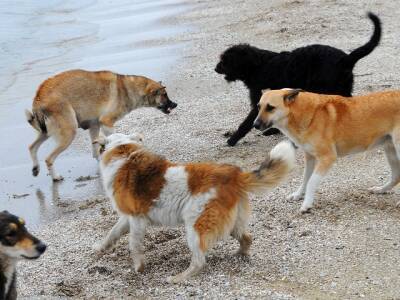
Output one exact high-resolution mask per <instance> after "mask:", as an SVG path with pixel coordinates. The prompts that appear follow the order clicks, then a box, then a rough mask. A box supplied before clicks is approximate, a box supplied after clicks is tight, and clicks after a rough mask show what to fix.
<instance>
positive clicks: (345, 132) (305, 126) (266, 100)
mask: <svg viewBox="0 0 400 300" xmlns="http://www.w3.org/2000/svg"><path fill="white" fill-rule="evenodd" d="M254 126H255V127H256V128H258V129H260V130H265V129H267V128H269V127H276V128H278V129H279V130H281V131H282V132H283V133H284V134H285V135H287V136H288V137H289V138H290V139H291V140H292V141H293V142H294V143H295V144H296V145H298V146H300V147H301V148H302V149H303V150H304V152H305V168H304V180H303V183H302V185H301V186H300V188H299V189H298V190H297V192H295V193H293V194H292V195H291V196H290V199H293V200H298V199H300V198H301V197H302V196H303V195H304V193H305V198H304V202H303V204H302V206H301V211H302V212H305V211H308V210H309V209H310V208H312V206H313V202H314V194H315V191H316V190H317V187H318V185H319V183H320V181H321V179H322V178H323V177H324V176H325V175H326V174H327V172H328V171H329V169H330V168H331V167H332V165H333V163H334V162H335V161H336V158H337V157H340V156H345V155H348V154H352V153H356V152H361V151H365V150H369V149H371V148H373V147H375V146H378V145H383V146H384V149H385V153H386V157H387V160H388V162H389V165H390V168H391V170H392V178H391V180H390V181H389V182H388V183H387V184H385V185H384V186H381V187H374V188H372V189H371V191H372V192H374V193H385V192H387V191H388V190H390V189H391V188H393V187H394V186H395V185H397V184H398V183H399V182H400V91H386V92H379V93H373V94H369V95H364V96H356V97H351V98H345V97H342V96H335V95H320V94H314V93H307V92H303V91H301V90H298V89H282V90H270V91H269V90H268V91H263V95H262V97H261V100H260V102H259V113H258V117H257V119H256V121H255V122H254Z"/></svg>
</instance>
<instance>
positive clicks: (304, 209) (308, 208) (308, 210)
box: [300, 204, 312, 214]
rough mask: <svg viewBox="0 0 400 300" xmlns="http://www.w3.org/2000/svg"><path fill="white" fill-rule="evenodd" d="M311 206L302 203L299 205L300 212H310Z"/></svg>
mask: <svg viewBox="0 0 400 300" xmlns="http://www.w3.org/2000/svg"><path fill="white" fill-rule="evenodd" d="M311 208H312V205H306V204H303V205H302V206H301V207H300V213H302V214H305V213H309V212H311Z"/></svg>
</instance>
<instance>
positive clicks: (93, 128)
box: [89, 123, 100, 159]
mask: <svg viewBox="0 0 400 300" xmlns="http://www.w3.org/2000/svg"><path fill="white" fill-rule="evenodd" d="M99 133H100V126H99V124H97V123H96V124H91V125H90V127H89V134H90V140H91V142H92V156H93V158H95V159H98V158H99V144H98V143H94V141H95V140H96V139H97V138H98V137H99Z"/></svg>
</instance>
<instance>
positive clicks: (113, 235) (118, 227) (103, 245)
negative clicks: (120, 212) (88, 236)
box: [93, 216, 129, 252]
mask: <svg viewBox="0 0 400 300" xmlns="http://www.w3.org/2000/svg"><path fill="white" fill-rule="evenodd" d="M128 229H129V220H128V217H127V216H120V217H119V220H118V221H117V223H116V224H115V225H114V226H113V228H112V229H111V230H110V231H109V232H108V234H107V236H106V237H105V238H104V240H102V241H100V242H98V243H96V244H95V245H94V246H93V249H94V250H95V251H96V252H102V251H104V250H107V249H108V248H110V247H111V246H112V245H114V244H115V243H116V242H117V241H118V240H119V238H120V237H121V236H122V235H124V234H125V233H127V232H128Z"/></svg>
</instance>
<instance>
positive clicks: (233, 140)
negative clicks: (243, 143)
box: [226, 137, 238, 147]
mask: <svg viewBox="0 0 400 300" xmlns="http://www.w3.org/2000/svg"><path fill="white" fill-rule="evenodd" d="M226 142H227V144H228V145H229V146H231V147H233V146H235V145H236V144H237V142H238V140H237V139H236V138H233V137H231V138H230V139H228V140H227V141H226Z"/></svg>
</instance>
